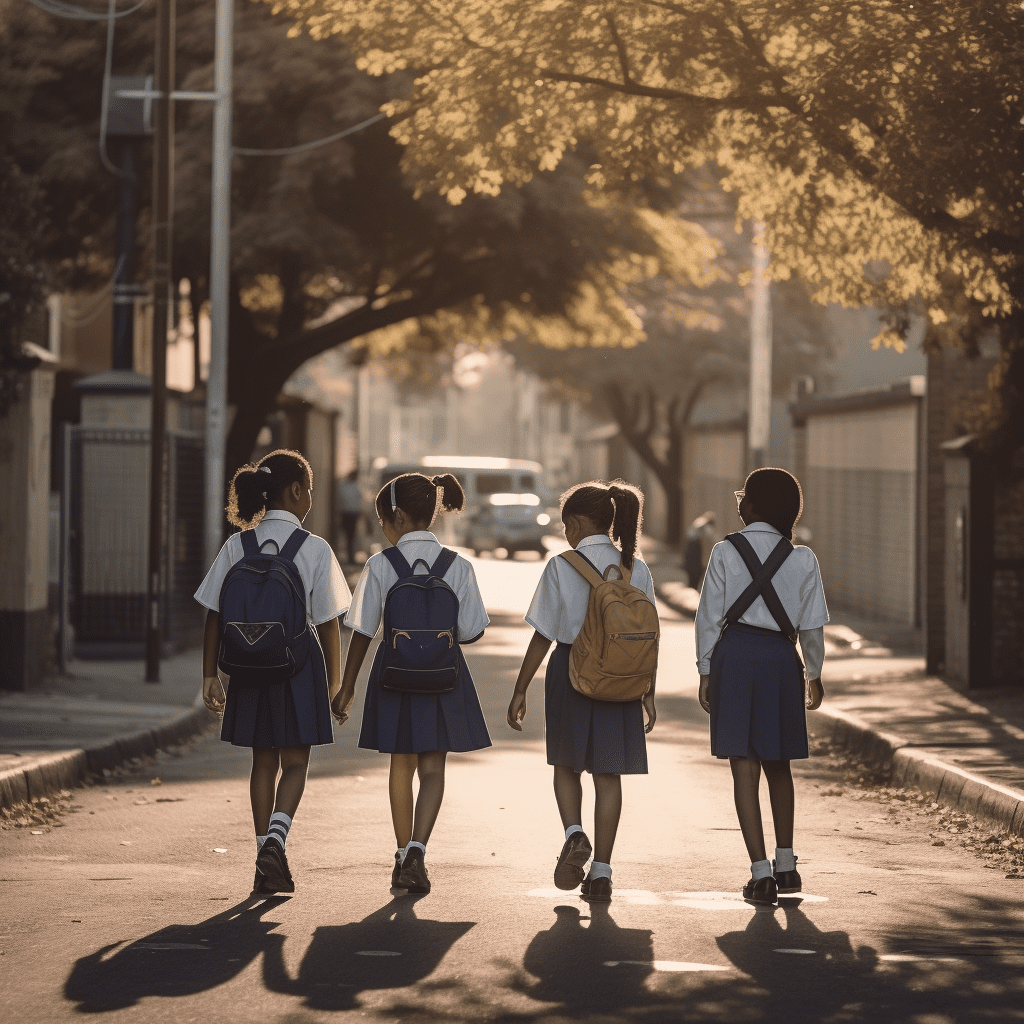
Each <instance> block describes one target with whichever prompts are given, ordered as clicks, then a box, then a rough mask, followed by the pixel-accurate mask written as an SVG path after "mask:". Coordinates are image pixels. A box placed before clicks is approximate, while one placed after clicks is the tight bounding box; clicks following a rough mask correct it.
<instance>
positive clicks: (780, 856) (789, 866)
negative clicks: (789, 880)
mask: <svg viewBox="0 0 1024 1024" xmlns="http://www.w3.org/2000/svg"><path fill="white" fill-rule="evenodd" d="M775 870H776V871H796V855H795V854H794V853H793V847H792V846H776V847H775Z"/></svg>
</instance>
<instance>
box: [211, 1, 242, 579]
mask: <svg viewBox="0 0 1024 1024" xmlns="http://www.w3.org/2000/svg"><path fill="white" fill-rule="evenodd" d="M234 17H235V7H234V0H217V29H216V40H215V43H214V55H215V61H216V66H215V70H214V81H215V84H214V107H213V181H212V189H211V192H212V200H211V210H210V217H211V221H210V376H209V378H208V379H207V382H206V515H205V526H206V530H205V532H206V564H207V565H210V564H211V563H212V562H213V560H214V558H216V556H217V552H218V551H219V550H220V546H221V541H222V540H223V535H224V477H225V472H224V441H225V435H226V433H227V390H228V294H229V285H230V277H231V92H232V53H233V49H234V42H233V35H234Z"/></svg>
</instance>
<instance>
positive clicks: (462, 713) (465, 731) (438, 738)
mask: <svg viewBox="0 0 1024 1024" xmlns="http://www.w3.org/2000/svg"><path fill="white" fill-rule="evenodd" d="M382 650H383V648H382V647H380V646H378V648H377V653H376V654H375V655H374V656H373V665H372V666H371V668H370V678H369V680H368V682H367V684H366V700H365V701H364V703H363V724H362V726H361V728H360V730H359V746H361V747H363V748H365V749H366V750H379V751H380V752H381V753H382V754H422V753H425V752H426V751H428V750H446V751H447V750H452V751H459V752H465V751H468V750H483V749H484V747H489V746H490V745H491V737H490V734H489V733H488V732H487V723H486V722H485V721H484V713H483V709H482V708H481V707H480V698H479V697H478V696H477V692H476V687H475V686H474V685H473V677H472V675H470V672H469V665H467V664H466V658H465V655H464V654H463V653H462V648H459V660H460V662H461V668H460V671H459V682H458V685H457V686H456V687H455V689H454V690H452V692H451V693H438V694H434V693H431V694H426V693H393V692H391V691H390V690H385V689H384V688H383V687H382V686H381V685H380V674H381V652H382Z"/></svg>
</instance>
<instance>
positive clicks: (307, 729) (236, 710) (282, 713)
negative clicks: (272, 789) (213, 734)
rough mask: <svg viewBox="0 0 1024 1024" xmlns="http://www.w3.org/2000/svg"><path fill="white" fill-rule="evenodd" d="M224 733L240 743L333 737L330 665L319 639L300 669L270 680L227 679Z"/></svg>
mask: <svg viewBox="0 0 1024 1024" xmlns="http://www.w3.org/2000/svg"><path fill="white" fill-rule="evenodd" d="M227 689H228V694H227V701H226V703H225V705H224V722H223V724H222V726H221V731H220V738H221V739H222V740H226V741H227V742H228V743H233V744H234V745H235V746H236V747H300V746H306V745H307V744H310V745H314V746H315V745H318V744H322V743H333V742H334V726H333V722H332V719H331V702H330V699H329V693H328V687H327V665H326V663H325V661H324V652H323V650H322V649H321V647H320V643H319V641H317V642H315V643H313V644H311V645H310V652H309V657H308V658H307V659H306V665H305V667H304V668H303V669H302V671H301V672H299V673H298V674H297V675H295V676H292V678H291V679H286V680H285V681H284V682H282V683H274V684H273V685H271V686H246V685H245V684H244V681H243V680H240V679H238V680H236V679H235V677H232V678H231V679H230V680H229V681H228V688H227Z"/></svg>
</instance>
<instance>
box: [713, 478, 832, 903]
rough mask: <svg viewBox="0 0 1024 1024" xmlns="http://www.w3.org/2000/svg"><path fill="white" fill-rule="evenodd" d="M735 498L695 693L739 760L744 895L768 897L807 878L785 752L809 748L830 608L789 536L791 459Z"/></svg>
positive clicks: (794, 510)
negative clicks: (747, 864)
mask: <svg viewBox="0 0 1024 1024" xmlns="http://www.w3.org/2000/svg"><path fill="white" fill-rule="evenodd" d="M736 500H737V504H738V510H739V517H740V519H741V520H742V521H743V523H744V528H743V529H742V530H741V531H740V532H739V533H733V534H730V535H729V536H728V537H726V538H725V540H723V541H720V542H719V543H718V544H716V545H715V547H714V550H713V551H712V552H711V559H710V561H709V563H708V568H707V573H706V574H705V576H704V587H703V590H702V591H701V595H700V604H699V605H698V608H697V618H696V636H697V670H698V671H699V673H700V691H699V700H700V704H701V707H702V708H704V710H705V711H706V712H708V714H709V715H710V716H711V753H712V754H714V755H715V757H719V758H728V760H729V763H730V765H731V767H732V777H733V795H734V798H735V802H736V814H737V816H738V817H739V823H740V830H741V831H742V833H743V840H744V842H745V844H746V847H747V853H748V854H749V855H750V861H751V868H750V880H749V881H748V882H747V883H746V885H745V886H744V887H743V895H744V898H746V899H748V900H751V901H752V902H754V903H766V904H772V903H775V902H776V901H777V899H778V894H779V893H795V892H800V891H801V888H802V882H801V879H800V875H799V873H798V872H797V867H796V863H797V857H796V854H795V853H794V852H793V827H794V792H793V775H792V771H791V770H790V761H794V760H798V759H801V758H806V757H807V756H808V747H807V722H806V710H812V711H813V710H814V709H816V708H818V707H820V706H821V702H822V699H823V697H824V690H823V689H822V685H821V665H822V661H823V659H824V655H825V635H824V629H823V627H824V625H825V624H826V623H827V622H828V609H827V607H826V605H825V593H824V590H823V589H822V585H821V573H820V572H819V570H818V560H817V559H816V558H815V557H814V552H813V551H811V550H810V548H806V547H800V546H798V547H794V546H793V544H792V543H791V541H792V538H793V527H794V526H795V525H796V522H797V520H798V519H799V518H800V514H801V512H802V511H803V493H802V492H801V490H800V484H799V482H798V481H797V479H796V477H794V476H793V475H792V474H790V473H788V472H786V470H784V469H772V468H766V469H757V470H754V472H753V473H751V474H750V475H749V476H748V477H747V479H746V482H745V483H744V485H743V490H742V491H736ZM798 642H799V645H800V648H801V650H802V651H803V656H804V664H801V661H800V656H799V654H798V653H797V649H796V647H797V643H798ZM805 665H806V669H805ZM762 770H763V771H764V775H765V778H766V779H767V780H768V796H769V799H770V801H771V808H772V818H773V820H774V823H775V844H776V845H775V858H774V860H768V855H767V852H766V850H765V841H764V829H763V827H762V824H761V805H760V798H759V789H760V781H761V772H762Z"/></svg>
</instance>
